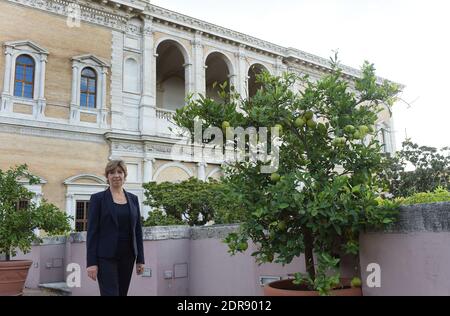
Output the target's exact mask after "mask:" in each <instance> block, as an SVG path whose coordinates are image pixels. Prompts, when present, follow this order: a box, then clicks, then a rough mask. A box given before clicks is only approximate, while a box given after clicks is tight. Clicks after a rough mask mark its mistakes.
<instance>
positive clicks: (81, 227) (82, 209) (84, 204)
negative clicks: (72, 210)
mask: <svg viewBox="0 0 450 316" xmlns="http://www.w3.org/2000/svg"><path fill="white" fill-rule="evenodd" d="M88 209H89V201H77V208H76V218H75V230H76V231H77V232H84V231H87V224H88V222H87V219H88Z"/></svg>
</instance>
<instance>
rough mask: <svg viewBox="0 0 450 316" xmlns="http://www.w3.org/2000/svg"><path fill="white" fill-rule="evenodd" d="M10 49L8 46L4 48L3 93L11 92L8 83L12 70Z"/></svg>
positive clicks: (9, 82)
mask: <svg viewBox="0 0 450 316" xmlns="http://www.w3.org/2000/svg"><path fill="white" fill-rule="evenodd" d="M12 54H13V52H12V49H11V48H10V47H7V48H6V51H5V56H6V57H5V78H4V80H3V94H11V91H10V84H11V71H12Z"/></svg>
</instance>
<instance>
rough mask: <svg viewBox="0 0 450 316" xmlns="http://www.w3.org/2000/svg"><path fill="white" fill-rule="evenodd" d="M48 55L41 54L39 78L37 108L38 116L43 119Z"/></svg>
mask: <svg viewBox="0 0 450 316" xmlns="http://www.w3.org/2000/svg"><path fill="white" fill-rule="evenodd" d="M46 66H47V55H41V60H40V68H41V73H40V78H39V90H38V96H37V109H36V116H35V117H36V118H37V119H41V118H44V116H45V106H46V100H45V69H46V68H47V67H46Z"/></svg>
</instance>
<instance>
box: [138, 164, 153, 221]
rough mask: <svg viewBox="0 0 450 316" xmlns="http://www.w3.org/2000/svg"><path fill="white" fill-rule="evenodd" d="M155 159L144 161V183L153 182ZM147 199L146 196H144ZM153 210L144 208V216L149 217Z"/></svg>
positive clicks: (148, 207) (147, 207) (146, 206)
mask: <svg viewBox="0 0 450 316" xmlns="http://www.w3.org/2000/svg"><path fill="white" fill-rule="evenodd" d="M155 161H156V160H155V159H154V158H145V159H144V178H143V181H142V182H143V183H149V182H151V181H153V164H154V163H155ZM142 196H143V198H144V199H145V195H144V194H143V195H142ZM151 210H152V209H151V208H150V206H148V205H144V206H143V211H142V214H141V215H142V216H144V217H147V215H148V213H149V212H151Z"/></svg>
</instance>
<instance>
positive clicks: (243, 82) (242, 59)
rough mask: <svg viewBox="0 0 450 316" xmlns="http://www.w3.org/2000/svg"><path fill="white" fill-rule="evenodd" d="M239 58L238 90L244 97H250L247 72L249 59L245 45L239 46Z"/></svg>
mask: <svg viewBox="0 0 450 316" xmlns="http://www.w3.org/2000/svg"><path fill="white" fill-rule="evenodd" d="M237 58H238V78H237V87H236V88H237V91H238V92H239V94H240V95H241V97H242V98H247V97H248V87H247V83H248V73H247V61H246V55H245V45H240V46H239V51H238V53H237Z"/></svg>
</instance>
